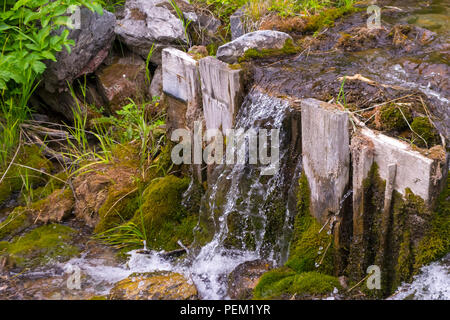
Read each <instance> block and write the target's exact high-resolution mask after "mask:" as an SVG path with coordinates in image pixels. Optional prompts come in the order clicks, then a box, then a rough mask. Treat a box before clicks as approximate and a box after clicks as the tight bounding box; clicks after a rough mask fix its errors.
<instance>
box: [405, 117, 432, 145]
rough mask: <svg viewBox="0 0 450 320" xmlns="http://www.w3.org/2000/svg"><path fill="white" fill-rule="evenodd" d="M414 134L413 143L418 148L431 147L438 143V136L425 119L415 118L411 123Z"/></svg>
mask: <svg viewBox="0 0 450 320" xmlns="http://www.w3.org/2000/svg"><path fill="white" fill-rule="evenodd" d="M411 129H412V130H413V132H414V137H415V140H414V143H415V144H416V145H417V146H419V147H428V148H429V147H431V146H433V145H435V144H437V143H439V135H438V133H437V131H436V129H435V128H434V126H433V125H432V124H431V123H430V120H429V119H428V118H426V117H416V118H414V120H413V122H412V123H411Z"/></svg>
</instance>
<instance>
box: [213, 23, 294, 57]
mask: <svg viewBox="0 0 450 320" xmlns="http://www.w3.org/2000/svg"><path fill="white" fill-rule="evenodd" d="M288 40H290V41H292V38H291V36H290V35H288V34H287V33H284V32H279V31H272V30H259V31H255V32H250V33H247V34H244V35H243V36H241V37H239V38H237V39H235V40H233V41H231V42H228V43H226V44H224V45H223V46H221V47H219V49H218V50H217V59H219V60H222V61H223V62H227V63H236V62H237V61H238V59H239V57H242V56H243V55H244V54H245V52H246V51H247V50H249V49H256V50H263V49H266V50H267V49H282V48H283V47H284V45H285V44H286V41H288Z"/></svg>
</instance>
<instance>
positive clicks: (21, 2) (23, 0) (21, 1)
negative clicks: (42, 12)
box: [12, 0, 30, 11]
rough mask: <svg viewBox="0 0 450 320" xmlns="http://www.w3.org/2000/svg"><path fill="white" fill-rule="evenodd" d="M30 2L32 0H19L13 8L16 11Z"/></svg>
mask: <svg viewBox="0 0 450 320" xmlns="http://www.w3.org/2000/svg"><path fill="white" fill-rule="evenodd" d="M28 2H30V0H19V1H17V2H16V4H15V5H14V7H13V8H12V9H13V10H14V11H16V10H17V9H19V8H20V7H23V6H25V5H26V4H27V3H28Z"/></svg>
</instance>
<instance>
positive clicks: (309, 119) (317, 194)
mask: <svg viewBox="0 0 450 320" xmlns="http://www.w3.org/2000/svg"><path fill="white" fill-rule="evenodd" d="M301 107H302V150H303V169H304V172H305V174H306V177H307V178H308V182H309V187H310V190H311V213H312V215H313V216H314V217H315V218H316V219H317V220H318V221H320V222H321V223H325V222H326V221H327V220H328V219H330V218H332V217H333V216H337V215H339V213H340V208H341V202H342V200H343V197H344V194H345V193H346V191H347V189H348V186H349V179H350V137H349V120H348V114H347V113H346V112H342V111H340V110H338V109H337V108H336V107H335V106H334V105H331V104H328V103H325V102H321V101H318V100H316V99H305V100H303V101H302V103H301Z"/></svg>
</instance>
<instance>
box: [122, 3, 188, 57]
mask: <svg viewBox="0 0 450 320" xmlns="http://www.w3.org/2000/svg"><path fill="white" fill-rule="evenodd" d="M179 2H180V1H177V3H179ZM183 3H184V2H183ZM180 4H181V2H180ZM180 4H179V7H180ZM115 32H116V34H117V35H118V37H119V39H120V41H122V42H123V43H125V44H126V45H127V46H128V47H129V48H130V49H131V50H132V51H133V52H135V53H137V54H139V55H141V56H142V57H143V58H144V59H146V58H147V56H148V54H149V52H150V49H151V48H152V46H153V44H154V51H153V54H152V56H151V58H150V61H151V62H153V63H155V64H161V51H162V49H164V48H166V47H171V46H176V47H181V46H183V45H186V44H187V38H186V34H185V30H184V27H183V23H182V22H181V20H180V19H179V18H178V16H177V13H176V12H175V10H174V9H173V7H172V5H171V3H170V1H168V0H128V1H127V2H126V3H125V9H124V13H123V19H121V20H119V21H118V22H117V26H116V29H115Z"/></svg>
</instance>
